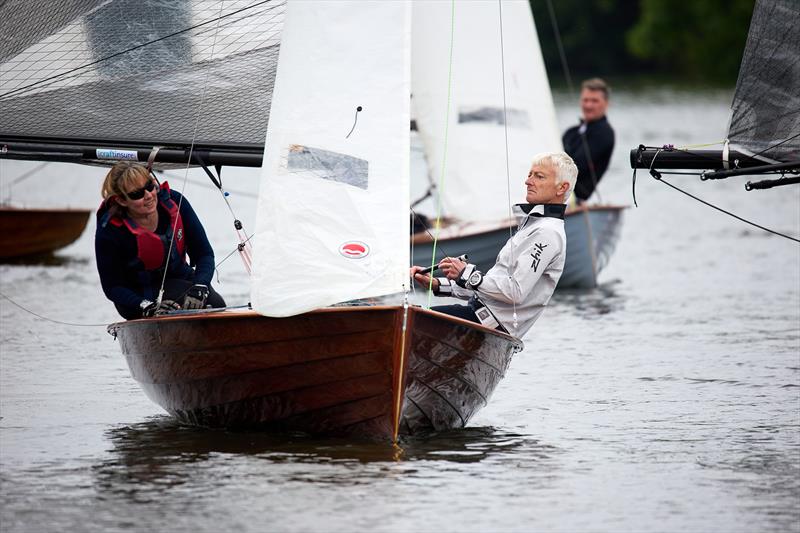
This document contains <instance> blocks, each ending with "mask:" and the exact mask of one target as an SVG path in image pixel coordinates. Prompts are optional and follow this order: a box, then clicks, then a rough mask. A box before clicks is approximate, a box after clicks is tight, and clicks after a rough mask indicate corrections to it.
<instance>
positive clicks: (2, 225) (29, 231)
mask: <svg viewBox="0 0 800 533" xmlns="http://www.w3.org/2000/svg"><path fill="white" fill-rule="evenodd" d="M89 213H90V211H88V210H81V209H74V210H73V209H18V208H13V207H0V259H12V258H18V257H27V256H33V255H41V254H47V253H51V252H54V251H55V250H58V249H59V248H63V247H64V246H67V245H68V244H71V243H72V242H74V241H75V240H76V239H77V238H78V237H80V236H81V233H83V230H84V228H85V227H86V222H87V221H88V220H89Z"/></svg>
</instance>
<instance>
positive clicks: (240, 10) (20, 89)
mask: <svg viewBox="0 0 800 533" xmlns="http://www.w3.org/2000/svg"><path fill="white" fill-rule="evenodd" d="M269 2H272V0H262V1H261V2H258V3H256V4H253V5H251V6H247V7H243V8H241V9H238V10H236V11H233V12H231V13H228V14H227V15H222V14H221V13H222V9H220V15H219V17H218V18H217V19H211V20H206V21H204V22H201V23H199V24H195V25H194V26H190V27H188V28H184V29H182V30H179V31H176V32H173V33H170V34H169V35H165V36H164V37H159V38H158V39H154V40H152V41H148V42H146V43H142V44H138V45H136V46H132V47H130V48H128V49H127V50H122V51H121V52H117V53H115V54H111V55H109V56H105V57H101V58H100V59H97V60H95V61H92V62H91V63H86V64H84V65H80V66H78V67H75V68H73V69H70V70H68V71H66V72H61V73H59V74H55V75H53V76H50V77H47V78H44V79H42V80H39V81H36V82H33V83H31V84H28V85H25V86H23V87H17V88H16V89H12V90H11V91H8V92H6V93H3V94H0V99H1V98H5V97H6V96H9V95H12V94H14V93H17V92H20V91H24V90H25V89H30V88H32V87H35V86H37V85H39V84H42V83H44V82H46V81H50V80H53V79H58V78H60V77H62V76H66V75H67V74H71V73H73V72H75V71H78V70H83V69H86V68H89V67H91V66H93V65H97V64H98V63H103V62H105V61H108V60H109V59H113V58H115V57H118V56H121V55H123V54H127V53H129V52H132V51H134V50H138V49H139V48H143V47H145V46H149V45H151V44H155V43H157V42H159V41H163V40H165V39H169V38H171V37H175V36H176V35H180V34H182V33H186V32H187V31H191V30H194V29H197V28H199V27H201V26H205V25H207V24H211V23H212V22H215V21H216V22H217V24H218V25H219V21H220V20H221V19H223V18H228V17H231V16H233V15H236V14H238V13H241V12H242V11H247V10H248V9H253V8H255V7H258V6H260V5H263V4H267V3H269ZM223 3H224V0H223V2H221V3H220V6H222V4H223ZM214 38H215V39H216V34H215V37H214ZM212 56H213V45H212Z"/></svg>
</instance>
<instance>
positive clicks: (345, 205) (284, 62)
mask: <svg viewBox="0 0 800 533" xmlns="http://www.w3.org/2000/svg"><path fill="white" fill-rule="evenodd" d="M410 17H411V12H410V6H409V4H408V3H407V2H404V1H388V2H387V1H375V2H371V1H362V0H356V1H351V2H344V1H340V2H329V1H324V0H321V1H304V2H290V3H289V6H288V8H287V13H286V21H285V26H284V31H283V37H282V41H281V50H280V58H279V61H278V72H277V76H276V82H275V89H274V93H273V98H272V108H271V110H270V121H269V126H268V129H267V137H266V150H265V153H264V164H263V169H262V175H261V184H260V193H259V201H258V214H257V221H256V242H255V246H254V268H253V277H252V287H251V297H252V305H253V308H254V309H255V310H256V311H258V312H259V313H261V314H264V315H267V316H289V315H295V314H299V313H303V312H306V311H309V310H312V309H316V308H319V307H323V306H327V305H330V304H334V303H337V302H342V301H346V300H352V299H357V298H365V297H371V296H379V295H383V294H389V293H393V292H399V291H402V290H403V289H404V285H405V284H407V283H408V264H409V256H408V254H409V250H408V234H409V218H408V205H409V193H408V189H409V188H408V168H409V138H408V124H409V89H410V65H409V63H410V55H411V52H410ZM358 107H361V109H362V111H361V112H359V113H357V112H356V109H357V108H358ZM356 113H357V122H355V119H356ZM354 122H355V126H354ZM353 126H354V127H353ZM351 128H352V132H351V131H350V130H351ZM348 134H349V136H348Z"/></svg>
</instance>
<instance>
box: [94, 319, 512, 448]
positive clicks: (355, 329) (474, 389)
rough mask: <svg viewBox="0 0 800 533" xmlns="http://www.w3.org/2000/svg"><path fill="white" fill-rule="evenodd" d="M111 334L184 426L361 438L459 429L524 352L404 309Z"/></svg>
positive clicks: (158, 324)
mask: <svg viewBox="0 0 800 533" xmlns="http://www.w3.org/2000/svg"><path fill="white" fill-rule="evenodd" d="M404 316H405V320H406V324H407V328H406V332H405V333H404V332H403V322H404ZM109 329H110V330H111V331H113V332H115V333H116V334H117V337H118V339H119V341H120V344H121V348H122V351H123V354H124V355H125V357H126V359H127V362H128V366H129V368H130V370H131V374H132V375H133V377H134V378H135V379H136V380H137V381H138V382H139V384H140V385H141V386H142V388H143V389H144V391H145V393H146V394H147V395H148V397H150V399H151V400H153V401H154V402H156V403H157V404H159V405H160V406H161V407H163V408H164V409H165V410H166V411H167V412H169V413H171V414H172V415H173V416H175V417H177V418H178V419H179V420H181V421H182V422H185V423H189V424H195V425H201V426H208V427H226V428H242V427H260V428H269V427H278V428H281V429H293V430H300V431H305V432H309V433H315V434H355V435H361V436H365V437H370V438H392V437H393V436H394V434H395V431H400V432H403V433H414V432H419V431H423V430H430V429H435V430H439V429H449V428H454V427H463V426H464V425H465V424H466V423H467V421H468V420H469V418H470V417H471V416H472V415H473V414H474V413H475V412H476V411H477V410H478V409H480V408H481V407H482V406H483V405H484V404H485V402H486V401H487V399H488V397H489V395H491V393H492V391H493V390H494V387H495V386H496V384H497V383H498V382H499V380H500V378H501V377H502V375H503V373H504V372H505V369H506V368H507V366H508V363H509V361H510V359H511V356H512V355H513V353H514V352H515V351H516V350H517V349H518V348H519V347H520V346H521V344H520V342H519V341H518V340H517V339H514V338H513V337H510V336H508V335H504V334H501V333H498V332H496V331H493V330H489V329H486V328H483V327H482V326H480V325H477V324H472V323H469V322H466V321H463V320H459V319H456V318H452V317H447V316H445V315H441V314H439V313H435V312H432V311H425V310H422V309H419V308H409V309H408V314H407V315H404V310H403V308H402V307H341V308H330V309H323V310H319V311H315V312H312V313H306V314H303V315H299V316H295V317H288V318H268V317H263V316H260V315H258V314H256V313H250V312H247V313H236V312H221V313H211V314H194V315H183V316H170V317H162V318H156V319H146V320H134V321H130V322H123V323H118V324H114V325H112V326H110V328H109Z"/></svg>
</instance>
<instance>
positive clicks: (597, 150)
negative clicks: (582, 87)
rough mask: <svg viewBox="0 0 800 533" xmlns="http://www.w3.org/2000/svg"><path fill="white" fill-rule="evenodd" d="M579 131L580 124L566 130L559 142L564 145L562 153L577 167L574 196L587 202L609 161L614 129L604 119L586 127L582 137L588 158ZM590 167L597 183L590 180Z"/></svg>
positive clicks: (612, 148)
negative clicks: (592, 167)
mask: <svg viewBox="0 0 800 533" xmlns="http://www.w3.org/2000/svg"><path fill="white" fill-rule="evenodd" d="M579 129H580V124H579V125H577V126H573V127H571V128H570V129H568V130H567V131H566V132H565V133H564V136H563V137H562V138H561V142H562V143H563V144H564V151H565V152H567V153H568V154H569V156H570V157H571V158H572V159H573V161H575V165H577V167H578V182H577V183H576V184H575V196H577V197H578V198H579V199H581V200H588V199H589V197H590V196H591V195H592V193H593V192H594V189H595V187H596V186H597V183H600V178H602V177H603V174H605V172H606V169H607V168H608V163H609V161H611V152H613V151H614V129H613V128H612V127H611V124H609V123H608V119H606V117H603V118H601V119H600V120H595V121H594V122H589V123H588V124H587V125H586V133H585V134H584V136H585V138H586V144H587V145H588V148H589V150H588V151H589V156H590V157H589V158H587V157H586V155H587V154H586V151H587V150H586V148H585V147H584V145H583V141H582V140H581V134H580V131H579ZM590 166H594V174H595V177H596V179H597V182H595V181H594V180H593V179H592V171H591V169H590Z"/></svg>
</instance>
